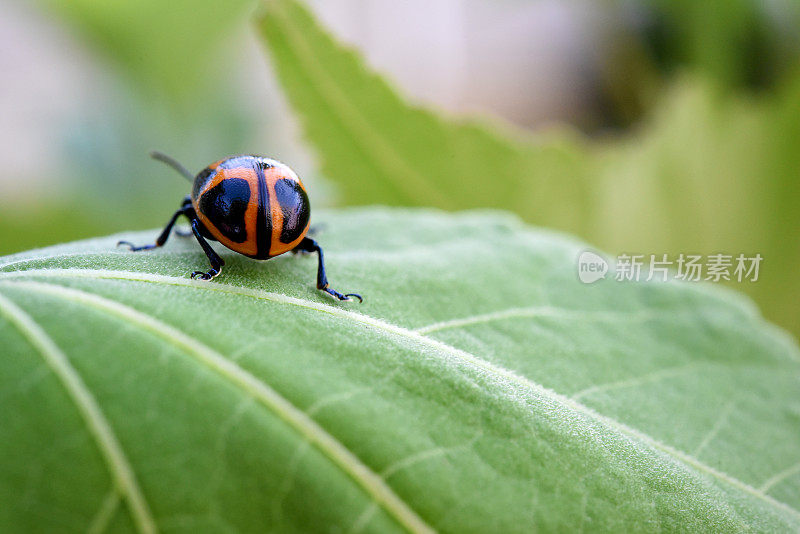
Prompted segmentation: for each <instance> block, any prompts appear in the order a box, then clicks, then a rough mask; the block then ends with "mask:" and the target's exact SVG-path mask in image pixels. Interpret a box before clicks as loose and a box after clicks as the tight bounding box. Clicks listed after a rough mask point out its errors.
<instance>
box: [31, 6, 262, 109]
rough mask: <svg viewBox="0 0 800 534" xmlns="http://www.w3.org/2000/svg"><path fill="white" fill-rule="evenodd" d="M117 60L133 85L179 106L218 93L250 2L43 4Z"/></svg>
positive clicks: (104, 52)
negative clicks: (217, 65)
mask: <svg viewBox="0 0 800 534" xmlns="http://www.w3.org/2000/svg"><path fill="white" fill-rule="evenodd" d="M41 1H42V2H43V3H44V5H45V6H47V7H48V8H50V9H51V10H52V11H53V12H54V13H57V14H58V15H60V16H62V17H64V18H65V19H67V20H68V21H69V22H70V23H71V24H73V25H74V26H75V27H76V28H78V29H79V30H81V31H82V33H83V34H84V35H86V36H87V37H88V38H89V39H90V40H91V42H93V43H94V44H95V45H96V47H97V49H98V50H100V51H101V52H102V53H103V54H106V55H108V56H109V57H111V58H113V59H114V60H116V61H117V63H118V64H119V65H120V66H121V67H122V68H123V72H124V73H126V74H128V75H130V76H131V77H132V78H133V79H135V81H136V82H138V83H139V84H140V85H142V86H146V87H148V88H149V89H151V90H154V91H157V92H159V93H161V94H166V95H169V96H170V97H172V98H173V100H174V102H175V103H176V104H177V105H180V102H181V101H185V100H187V96H188V95H193V94H196V93H197V92H198V91H200V90H203V89H208V88H209V87H213V88H218V86H219V82H220V80H219V76H220V74H219V73H217V72H215V71H213V70H210V69H209V66H210V65H212V64H213V63H211V62H209V56H212V57H215V58H216V59H218V60H220V59H222V58H223V57H224V56H223V54H221V50H222V49H224V48H225V45H226V43H230V42H231V41H232V40H233V41H236V35H237V33H238V32H240V31H241V30H242V26H243V24H242V22H243V20H244V19H245V18H246V15H247V13H248V11H249V8H251V7H252V6H253V3H254V2H253V0H227V1H225V2H215V1H213V0H170V1H169V2H163V1H161V0H137V1H136V2H129V1H127V0H104V1H102V2H97V1H95V0H70V1H69V2H63V1H59V0H41Z"/></svg>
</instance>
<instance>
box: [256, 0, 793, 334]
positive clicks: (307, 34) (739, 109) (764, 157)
mask: <svg viewBox="0 0 800 534" xmlns="http://www.w3.org/2000/svg"><path fill="white" fill-rule="evenodd" d="M265 5H266V10H265V12H264V13H263V14H262V18H261V23H260V28H261V32H262V35H263V36H264V38H265V40H266V43H267V45H268V49H269V51H270V53H271V56H272V58H273V63H274V66H275V68H276V70H277V73H278V75H279V78H280V80H281V83H282V84H283V86H284V87H285V89H286V92H287V94H288V96H289V99H290V101H291V103H292V105H293V107H294V109H295V111H296V112H297V113H298V115H299V116H300V117H301V120H302V123H303V127H304V131H305V133H306V137H307V138H308V140H309V141H311V143H312V144H313V145H314V147H315V148H316V149H317V152H318V154H319V156H320V159H321V163H322V168H323V171H324V173H325V175H326V176H327V177H329V178H330V179H332V180H334V181H335V182H336V183H337V184H338V185H339V186H340V187H341V188H342V190H343V198H344V199H346V202H348V203H351V204H370V203H382V204H399V205H435V206H439V207H444V208H448V209H463V208H472V207H486V206H489V207H500V208H505V209H512V210H514V211H515V212H517V213H519V214H520V215H521V216H523V217H524V218H525V219H526V220H527V221H530V222H533V223H535V224H539V225H543V226H548V227H554V228H558V229H561V230H565V231H569V232H573V233H577V234H578V235H580V236H582V237H584V238H586V239H588V240H590V241H591V242H592V243H594V244H596V245H597V246H599V247H601V248H605V249H609V250H613V251H620V252H621V251H629V252H630V251H633V252H641V253H645V254H648V253H653V254H657V253H669V254H673V255H675V254H678V253H681V252H685V253H697V252H699V253H704V254H712V253H718V252H724V253H728V254H738V253H748V254H751V253H756V252H758V253H761V254H762V256H764V257H765V260H764V265H765V267H764V274H763V276H762V278H761V279H760V280H759V281H758V282H757V283H752V284H736V287H737V288H739V289H743V290H744V291H746V292H748V293H749V294H751V295H753V296H754V297H755V298H756V299H757V300H758V302H759V303H760V304H761V306H762V307H763V308H764V309H765V313H766V314H767V316H768V317H770V318H771V319H772V320H774V321H776V322H778V323H779V324H782V325H783V326H786V327H789V328H792V329H793V330H794V331H795V333H798V332H800V310H798V309H797V306H796V302H797V301H798V300H800V280H798V279H797V277H795V276H794V272H795V271H796V265H797V264H798V261H800V250H799V249H798V246H797V236H796V234H795V232H796V229H797V228H798V227H800V224H798V223H800V211H798V210H797V206H798V203H800V185H798V184H800V150H798V149H799V148H800V91H798V88H800V87H798V85H799V84H800V76H798V75H797V71H795V73H793V75H791V76H786V77H785V78H784V79H782V80H781V82H780V83H779V87H778V88H777V89H776V90H775V91H772V92H769V93H765V94H763V95H760V96H753V95H744V94H739V93H735V92H734V93H730V92H727V91H724V90H722V89H721V88H720V87H721V84H720V83H718V81H716V80H714V76H710V75H703V74H700V73H697V72H695V73H688V74H685V75H684V76H681V77H678V78H677V79H676V81H675V82H674V83H672V84H671V85H670V88H669V90H668V91H664V92H662V93H661V96H660V97H659V102H658V104H657V105H656V106H655V108H654V110H653V111H651V112H649V113H648V116H647V118H646V120H645V122H644V124H642V125H640V126H639V127H638V128H637V132H636V135H633V136H625V137H622V138H616V139H601V140H595V141H592V140H589V139H587V138H584V137H582V136H581V135H579V134H577V133H575V132H569V131H561V132H556V131H549V132H546V133H542V134H538V135H535V136H531V135H530V134H525V133H523V132H519V131H514V130H512V129H510V128H508V127H506V126H502V125H499V124H490V123H487V122H479V121H475V120H472V121H463V120H453V119H445V118H442V117H440V116H438V115H436V114H435V113H433V112H431V111H428V110H425V109H420V108H416V107H413V106H410V105H409V104H407V103H406V102H405V101H404V100H403V99H402V98H401V97H399V96H398V94H397V93H396V92H395V91H394V90H393V89H392V88H391V87H390V86H389V85H388V84H387V83H386V82H385V81H384V80H382V79H381V78H380V77H378V76H376V75H375V74H373V73H372V72H370V71H369V70H368V69H367V68H366V67H365V65H364V63H363V62H362V60H361V59H360V57H359V56H358V54H356V53H355V52H354V51H352V50H349V49H347V48H345V47H343V46H342V45H340V44H339V43H337V42H336V41H335V40H334V39H333V38H332V37H331V36H330V35H329V34H328V33H327V32H326V31H324V30H323V29H322V28H321V27H320V26H319V24H317V23H316V22H315V20H314V18H313V16H312V15H311V14H310V13H309V11H308V10H307V9H305V8H304V7H303V6H302V5H301V4H300V3H298V2H295V1H293V0H275V1H271V2H268V3H266V4H265ZM720 31H723V30H720ZM688 53H689V52H687V54H688ZM697 63H698V64H703V59H702V57H700V58H698V60H697ZM739 70H740V69H739V67H738V66H736V65H733V64H732V65H731V66H730V67H729V68H726V69H725V71H724V72H720V73H717V74H718V76H717V77H718V78H720V79H726V78H730V79H733V78H738V76H739V75H738V74H734V72H739Z"/></svg>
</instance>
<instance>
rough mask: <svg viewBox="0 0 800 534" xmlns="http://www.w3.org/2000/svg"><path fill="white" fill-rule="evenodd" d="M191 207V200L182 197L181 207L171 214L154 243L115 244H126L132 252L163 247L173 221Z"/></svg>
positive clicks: (122, 242)
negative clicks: (138, 244)
mask: <svg viewBox="0 0 800 534" xmlns="http://www.w3.org/2000/svg"><path fill="white" fill-rule="evenodd" d="M191 209H192V201H191V199H190V198H189V197H188V196H187V197H186V198H185V199H183V204H182V205H181V209H179V210H178V211H176V212H175V213H173V214H172V218H171V219H170V220H169V222H168V223H167V226H165V227H164V231H163V232H161V235H160V236H158V239H156V242H155V244H153V245H142V246H141V247H137V246H136V245H134V244H133V243H131V242H130V241H120V242H118V243H117V246H120V245H127V246H128V247H129V248H130V249H131V250H132V251H134V252H135V251H138V250H151V249H154V248H158V247H163V246H164V243H166V242H167V239H169V234H170V232H171V231H172V227H173V226H175V221H177V220H178V217H180V216H181V215H188V213H189V211H190V210H191Z"/></svg>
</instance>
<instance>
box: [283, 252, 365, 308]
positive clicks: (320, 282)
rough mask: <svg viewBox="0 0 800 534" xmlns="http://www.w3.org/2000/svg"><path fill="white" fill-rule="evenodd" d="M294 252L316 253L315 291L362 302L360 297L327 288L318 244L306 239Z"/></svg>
mask: <svg viewBox="0 0 800 534" xmlns="http://www.w3.org/2000/svg"><path fill="white" fill-rule="evenodd" d="M294 251H297V252H309V253H311V252H316V253H317V256H318V257H319V264H318V265H317V289H319V290H321V291H324V292H325V293H328V294H329V295H333V296H334V297H336V298H337V299H339V300H350V297H354V298H357V299H358V301H359V302H364V299H362V298H361V295H359V294H357V293H346V294H344V295H342V294H341V293H339V292H338V291H336V290H334V289H331V288H330V287H328V277H327V276H325V259H324V258H323V255H322V247H320V246H319V243H317V242H316V241H314V240H313V239H311V238H310V237H306V238H304V239H303V240H302V241H300V244H299V245H297V246H296V247H295V248H294Z"/></svg>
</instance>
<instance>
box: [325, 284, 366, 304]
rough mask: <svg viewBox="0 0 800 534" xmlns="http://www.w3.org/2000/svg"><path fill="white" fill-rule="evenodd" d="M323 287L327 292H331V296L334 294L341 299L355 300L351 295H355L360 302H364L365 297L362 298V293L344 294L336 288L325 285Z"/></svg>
mask: <svg viewBox="0 0 800 534" xmlns="http://www.w3.org/2000/svg"><path fill="white" fill-rule="evenodd" d="M321 289H322V290H323V291H324V292H325V293H327V294H329V295H331V296H333V297H335V298H337V299H339V300H353V299H351V298H350V297H355V298H357V299H358V302H364V299H362V298H361V295H359V294H358V293H347V294H345V295H342V294H341V293H339V292H338V291H336V290H335V289H331V288H329V287H323V288H321Z"/></svg>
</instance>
